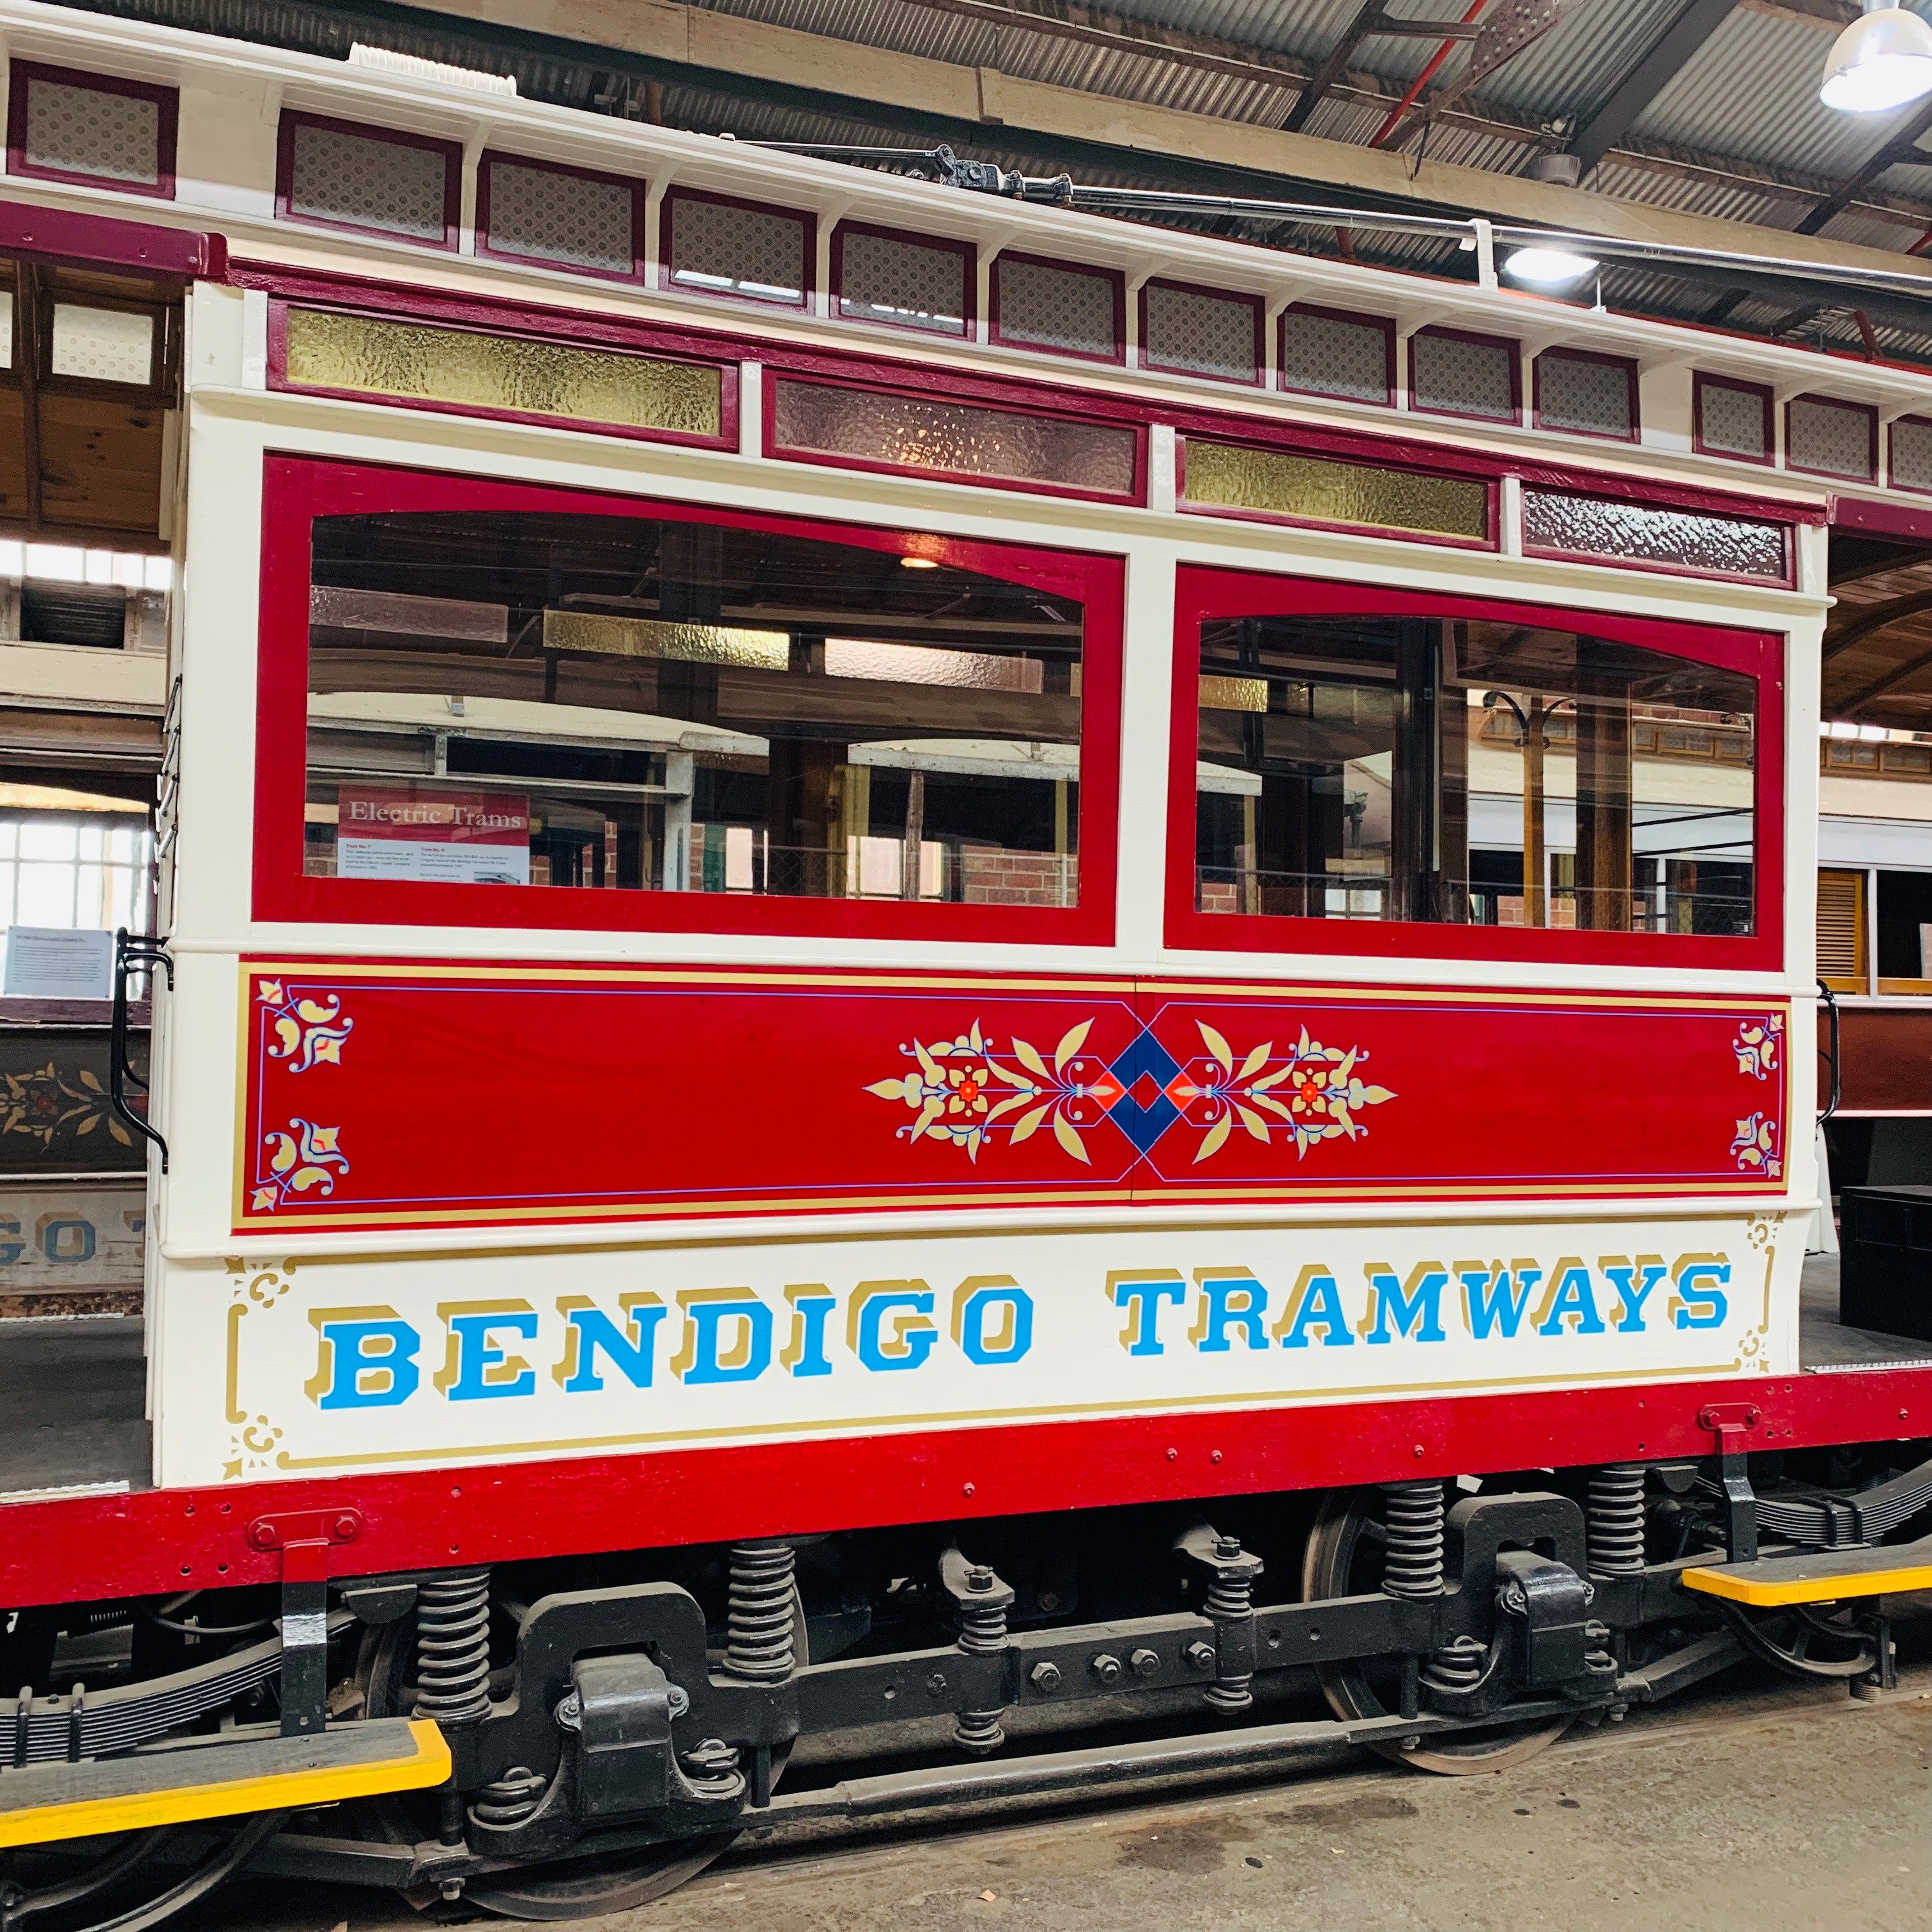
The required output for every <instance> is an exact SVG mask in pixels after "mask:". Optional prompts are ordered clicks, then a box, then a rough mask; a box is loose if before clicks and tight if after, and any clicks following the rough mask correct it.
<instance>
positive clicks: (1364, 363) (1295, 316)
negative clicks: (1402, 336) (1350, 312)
mask: <svg viewBox="0 0 1932 1932" xmlns="http://www.w3.org/2000/svg"><path fill="white" fill-rule="evenodd" d="M1390 341H1391V334H1390V329H1389V326H1388V325H1387V324H1386V323H1379V322H1357V321H1355V320H1352V318H1350V317H1348V316H1346V315H1327V314H1322V313H1321V312H1319V311H1316V310H1312V309H1303V308H1292V309H1290V310H1289V311H1288V313H1287V314H1286V315H1284V316H1283V317H1282V319H1281V386H1282V387H1283V389H1300V390H1303V391H1305V392H1307V393H1308V394H1309V395H1316V396H1344V397H1346V398H1349V400H1350V401H1353V402H1358V403H1387V402H1388V401H1391V398H1390V395H1389V389H1390V380H1389V344H1390Z"/></svg>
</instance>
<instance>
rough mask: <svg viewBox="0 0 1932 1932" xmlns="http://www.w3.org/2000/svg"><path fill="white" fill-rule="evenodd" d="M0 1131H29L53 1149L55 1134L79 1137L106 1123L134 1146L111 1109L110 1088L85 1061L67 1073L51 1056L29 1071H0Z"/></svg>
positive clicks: (120, 1139)
mask: <svg viewBox="0 0 1932 1932" xmlns="http://www.w3.org/2000/svg"><path fill="white" fill-rule="evenodd" d="M0 1081H4V1082H5V1091H0V1134H24V1135H25V1136H26V1137H27V1138H28V1139H30V1140H36V1141H38V1142H40V1145H41V1146H43V1147H46V1148H50V1147H52V1145H53V1144H54V1139H55V1136H56V1135H64V1134H72V1135H74V1136H75V1137H76V1138H78V1137H79V1136H81V1135H83V1134H91V1133H93V1132H94V1130H95V1128H97V1127H106V1128H107V1132H108V1133H109V1135H110V1136H111V1137H112V1138H113V1139H115V1140H117V1141H118V1142H120V1143H121V1145H122V1146H123V1147H132V1146H133V1140H132V1139H130V1136H129V1135H128V1133H127V1129H126V1128H125V1127H123V1126H122V1125H121V1123H120V1122H119V1121H117V1120H116V1119H115V1118H114V1116H113V1115H112V1114H111V1113H110V1112H108V1110H107V1089H106V1088H104V1087H103V1086H102V1085H101V1082H100V1081H99V1079H98V1078H97V1077H96V1076H95V1075H94V1074H93V1073H90V1072H89V1070H88V1069H87V1068H86V1067H81V1068H80V1069H78V1070H77V1071H75V1072H74V1073H71V1074H67V1073H62V1071H61V1070H60V1068H59V1067H58V1064H56V1063H55V1062H54V1061H51V1060H50V1061H48V1062H47V1064H46V1066H44V1067H36V1068H35V1069H34V1070H33V1071H32V1072H31V1073H7V1074H0Z"/></svg>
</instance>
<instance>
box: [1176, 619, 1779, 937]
mask: <svg viewBox="0 0 1932 1932" xmlns="http://www.w3.org/2000/svg"><path fill="white" fill-rule="evenodd" d="M1201 647H1202V648H1201V688H1200V745H1199V776H1198V778H1197V780H1196V868H1195V875H1196V888H1195V891H1196V901H1195V902H1196V907H1197V909H1198V910H1200V911H1202V912H1204V913H1229V914H1235V913H1272V914H1276V915H1289V916H1295V917H1301V918H1312V919H1421V920H1435V921H1441V922H1451V923H1454V924H1459V925H1463V924H1467V925H1484V926H1540V927H1559V928H1562V927H1568V928H1573V929H1578V930H1582V931H1586V932H1655V933H1702V934H1710V935H1725V936H1730V935H1745V934H1748V933H1750V932H1751V931H1752V930H1753V898H1754V888H1753V855H1754V844H1753V841H1754V778H1753V730H1754V719H1755V715H1756V714H1755V706H1756V693H1757V686H1756V684H1755V682H1754V680H1753V679H1751V678H1749V677H1747V676H1742V675H1741V674H1739V673H1735V672H1731V671H1726V670H1718V669H1715V668H1714V667H1712V666H1710V665H1708V664H1702V663H1698V662H1696V661H1693V660H1691V659H1689V658H1680V657H1675V656H1671V655H1666V654H1665V653H1664V652H1660V651H1655V650H1650V649H1643V648H1641V647H1640V646H1636V645H1633V644H1628V643H1619V642H1614V641H1612V640H1607V639H1604V638H1599V637H1588V636H1584V635H1580V634H1577V633H1576V632H1574V631H1561V630H1553V629H1548V630H1547V629H1543V628H1535V627H1531V626H1527V625H1520V624H1514V623H1504V622H1487V621H1474V620H1472V621H1463V620H1454V619H1436V618H1415V617H1388V618H1383V617H1377V616H1316V617H1307V618H1302V617H1262V618H1241V619H1221V620H1215V621H1211V622H1208V623H1206V624H1205V625H1203V626H1202V635H1201Z"/></svg>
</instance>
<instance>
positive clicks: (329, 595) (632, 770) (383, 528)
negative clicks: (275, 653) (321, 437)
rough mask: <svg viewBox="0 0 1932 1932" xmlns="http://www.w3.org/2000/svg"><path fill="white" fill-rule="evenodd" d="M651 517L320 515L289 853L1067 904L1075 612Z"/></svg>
mask: <svg viewBox="0 0 1932 1932" xmlns="http://www.w3.org/2000/svg"><path fill="white" fill-rule="evenodd" d="M930 548H931V549H932V551H933V552H934V553H935V555H933V556H926V555H921V554H918V553H916V547H915V550H914V553H913V554H910V555H907V556H900V555H898V554H897V553H887V552H884V551H880V550H869V549H861V548H857V547H851V546H848V545H845V544H838V543H835V542H830V541H821V540H819V539H817V538H807V537H804V536H800V535H790V534H785V533H782V532H773V531H759V530H751V529H739V528H735V527H725V526H720V525H718V524H714V523H703V522H698V521H687V520H674V519H671V518H662V519H653V518H648V517H627V516H604V515H596V514H544V513H535V514H532V513H524V512H514V513H511V512H505V513H475V512H463V511H451V512H449V513H447V514H444V513H440V512H434V511H430V512H411V513H397V514H371V515H356V516H325V517H320V518H318V519H317V520H316V523H315V526H314V576H313V588H312V589H311V593H310V607H309V642H310V653H309V664H310V672H309V698H308V793H307V814H306V826H305V847H304V868H305V871H308V873H310V874H319V875H332V876H336V877H358V878H364V879H389V880H405V881H408V880H423V881H429V880H436V881H441V882H445V883H465V882H470V883H489V884H497V885H502V884H509V885H516V886H550V887H567V888H571V889H578V890H583V891H597V892H704V893H717V894H739V895H799V896H806V897H812V898H878V899H924V900H953V901H963V902H965V903H968V904H980V905H1000V906H1015V907H1017V906H1070V905H1073V904H1077V903H1078V900H1079V823H1080V724H1079V718H1080V692H1081V647H1082V616H1083V613H1082V607H1081V605H1080V604H1079V603H1078V602H1077V601H1073V600H1072V599H1070V598H1067V597H1064V596H1061V595H1052V594H1049V593H1048V592H1044V591H1042V590H1040V589H1037V588H1034V587H1031V586H1024V585H1021V584H1016V583H1008V582H1006V581H1004V580H1001V579H999V578H998V577H992V576H987V575H983V574H978V573H977V572H975V571H969V570H965V569H962V568H955V567H953V565H950V564H948V563H947V562H944V561H943V560H942V559H943V553H944V546H943V545H942V544H938V543H937V542H935V543H933V544H931V545H930Z"/></svg>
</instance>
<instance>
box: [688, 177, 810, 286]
mask: <svg viewBox="0 0 1932 1932" xmlns="http://www.w3.org/2000/svg"><path fill="white" fill-rule="evenodd" d="M687 201H705V202H710V203H711V205H712V206H713V207H714V208H748V209H749V210H750V211H751V212H752V213H753V214H775V215H777V216H778V217H780V218H781V220H786V221H789V222H790V223H792V224H793V226H795V227H796V228H797V229H799V254H800V257H801V258H802V262H803V265H804V266H803V272H802V274H801V275H800V277H799V280H800V281H802V284H804V286H803V287H802V288H800V290H799V292H798V299H797V300H796V302H793V301H791V300H790V299H787V298H786V297H783V296H747V295H740V294H739V292H738V291H737V290H736V289H706V288H700V287H699V286H698V285H697V284H695V283H694V282H681V281H679V280H678V279H677V277H676V268H675V266H674V265H673V262H672V259H671V244H672V242H673V240H674V239H676V234H677V211H678V209H679V207H680V206H681V205H682V204H683V203H684V202H687ZM657 285H658V287H659V288H661V289H663V290H667V292H670V293H676V294H678V295H681V296H702V297H703V299H705V300H706V301H708V302H743V303H744V304H745V305H747V306H748V308H763V309H780V310H784V311H797V312H800V313H802V314H807V315H809V314H811V305H812V303H813V302H814V299H816V298H817V293H818V217H817V214H815V213H814V211H812V210H811V209H810V208H781V207H780V206H779V205H778V203H777V202H775V201H751V200H748V199H746V198H745V196H743V195H742V194H713V193H712V192H711V190H709V188H701V187H671V188H667V189H666V190H664V199H663V200H662V201H661V202H660V203H659V204H658V273H657Z"/></svg>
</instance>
